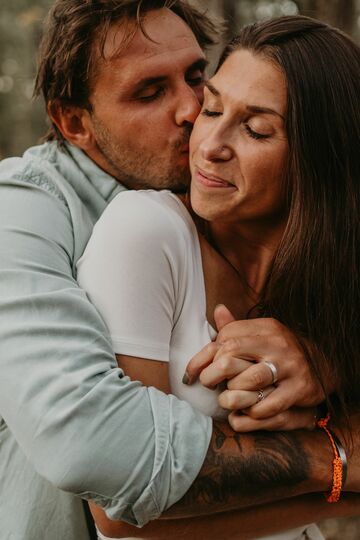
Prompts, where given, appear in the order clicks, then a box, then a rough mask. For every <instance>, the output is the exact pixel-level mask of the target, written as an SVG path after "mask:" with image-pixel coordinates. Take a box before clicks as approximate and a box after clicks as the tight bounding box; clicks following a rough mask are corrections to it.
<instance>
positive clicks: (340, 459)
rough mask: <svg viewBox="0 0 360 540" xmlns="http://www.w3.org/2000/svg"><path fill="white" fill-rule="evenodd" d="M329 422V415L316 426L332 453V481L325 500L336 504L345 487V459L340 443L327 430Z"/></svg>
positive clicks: (333, 434)
mask: <svg viewBox="0 0 360 540" xmlns="http://www.w3.org/2000/svg"><path fill="white" fill-rule="evenodd" d="M329 420H330V414H328V415H327V416H326V417H325V418H321V419H320V420H319V421H318V423H317V425H318V427H319V428H320V429H323V430H324V431H325V433H326V434H327V436H328V437H329V439H330V443H331V447H332V449H333V452H334V459H333V479H332V487H331V491H330V493H329V494H326V500H327V502H329V503H336V502H338V501H339V500H340V495H341V490H342V488H343V487H344V485H345V481H346V474H347V459H346V453H345V450H344V448H343V446H342V444H341V443H340V441H339V439H338V438H337V436H336V435H335V433H333V432H332V431H331V430H330V429H329V428H328V422H329Z"/></svg>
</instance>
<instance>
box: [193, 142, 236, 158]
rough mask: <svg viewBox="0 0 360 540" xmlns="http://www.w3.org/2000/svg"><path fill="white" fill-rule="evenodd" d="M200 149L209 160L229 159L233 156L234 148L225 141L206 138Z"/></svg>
mask: <svg viewBox="0 0 360 540" xmlns="http://www.w3.org/2000/svg"><path fill="white" fill-rule="evenodd" d="M200 151H201V155H202V157H203V159H205V160H207V161H229V159H231V158H232V155H233V153H232V150H231V148H230V146H229V145H227V144H226V142H225V141H221V139H214V138H212V137H208V138H206V139H205V140H204V141H203V142H202V144H201V145H200Z"/></svg>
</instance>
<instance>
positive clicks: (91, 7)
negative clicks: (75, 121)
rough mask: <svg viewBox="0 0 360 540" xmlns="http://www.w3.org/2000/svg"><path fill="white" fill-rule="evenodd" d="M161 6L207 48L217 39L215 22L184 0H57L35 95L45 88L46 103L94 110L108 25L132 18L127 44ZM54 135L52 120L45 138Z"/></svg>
mask: <svg viewBox="0 0 360 540" xmlns="http://www.w3.org/2000/svg"><path fill="white" fill-rule="evenodd" d="M162 8H168V9H170V10H171V11H173V12H174V13H175V14H176V15H178V16H179V17H181V19H183V20H184V21H185V22H186V24H187V25H188V26H189V28H190V29H191V30H192V32H193V33H194V35H195V37H196V39H197V41H198V43H199V45H200V46H201V47H202V48H203V49H205V48H206V47H208V46H211V45H213V44H214V43H215V42H216V41H215V39H216V35H217V28H216V24H215V23H214V22H213V21H211V20H210V18H209V17H207V16H206V15H205V14H202V13H200V12H199V11H198V10H197V9H195V8H194V7H192V6H190V5H189V4H188V2H187V1H186V0H56V2H55V3H54V5H53V7H52V9H51V10H50V12H49V15H48V17H47V21H46V26H45V31H44V34H43V38H42V41H41V45H40V54H39V67H38V72H37V77H36V82H35V90H34V95H36V96H38V95H40V94H42V95H43V97H44V99H45V103H46V106H47V107H48V105H49V103H51V102H58V103H60V105H62V106H64V105H67V104H72V105H76V106H79V107H84V108H87V109H88V110H91V104H90V102H89V96H90V93H91V84H92V81H93V79H94V75H95V73H96V64H97V61H98V59H99V58H101V57H104V44H105V40H106V36H107V34H108V31H109V28H110V27H111V26H112V25H113V24H114V23H116V22H119V21H124V22H125V23H126V22H130V23H131V24H129V31H128V33H127V35H126V40H125V41H124V46H125V45H126V43H128V42H129V41H130V40H131V38H132V37H133V35H134V34H135V32H136V31H137V30H138V29H139V28H140V29H141V31H142V32H143V33H144V35H146V32H145V31H144V28H143V25H142V22H143V17H144V14H146V13H147V12H148V11H152V10H157V9H162ZM146 37H148V38H149V39H151V37H150V36H147V35H146ZM54 138H56V139H60V140H62V135H61V133H60V132H59V131H58V129H57V128H56V126H54V125H53V126H52V128H51V130H50V132H49V133H48V135H47V139H48V140H51V139H54Z"/></svg>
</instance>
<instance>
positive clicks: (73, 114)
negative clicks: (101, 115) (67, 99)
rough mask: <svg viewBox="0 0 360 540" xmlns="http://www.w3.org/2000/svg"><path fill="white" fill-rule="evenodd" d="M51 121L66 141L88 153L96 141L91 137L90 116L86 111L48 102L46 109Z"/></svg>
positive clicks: (76, 107) (57, 102)
mask: <svg viewBox="0 0 360 540" xmlns="http://www.w3.org/2000/svg"><path fill="white" fill-rule="evenodd" d="M47 110H48V115H49V117H50V119H51V121H52V122H53V123H54V124H55V125H56V127H57V128H58V130H59V131H60V132H61V134H62V136H63V137H64V139H65V140H66V141H69V142H70V143H71V144H73V145H75V146H77V147H78V148H81V150H83V151H84V152H90V151H91V150H92V149H93V148H94V145H96V141H95V138H94V135H93V130H92V122H91V116H90V113H89V111H88V110H87V109H84V108H83V107H78V106H75V105H64V104H62V103H60V102H59V101H56V100H54V101H50V102H49V104H48V107H47Z"/></svg>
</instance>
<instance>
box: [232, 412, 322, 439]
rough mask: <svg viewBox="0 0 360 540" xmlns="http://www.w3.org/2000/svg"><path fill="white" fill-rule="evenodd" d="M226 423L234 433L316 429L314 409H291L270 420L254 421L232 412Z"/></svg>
mask: <svg viewBox="0 0 360 540" xmlns="http://www.w3.org/2000/svg"><path fill="white" fill-rule="evenodd" d="M228 421H229V424H230V425H231V427H232V428H233V430H234V431H238V432H243V433H246V432H249V431H258V430H266V431H290V430H293V429H309V430H311V429H314V428H315V427H316V408H313V407H311V408H309V409H302V408H297V407H293V408H292V409H289V410H287V411H284V412H282V413H280V414H277V415H275V416H273V417H271V418H263V419H254V418H251V417H250V416H248V415H247V414H243V413H239V412H237V411H233V412H231V413H230V414H229V416H228Z"/></svg>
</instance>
